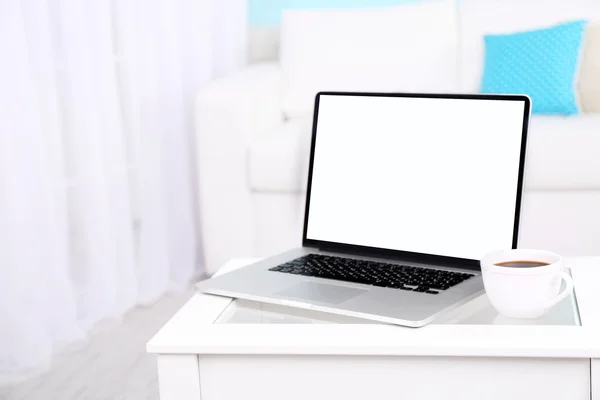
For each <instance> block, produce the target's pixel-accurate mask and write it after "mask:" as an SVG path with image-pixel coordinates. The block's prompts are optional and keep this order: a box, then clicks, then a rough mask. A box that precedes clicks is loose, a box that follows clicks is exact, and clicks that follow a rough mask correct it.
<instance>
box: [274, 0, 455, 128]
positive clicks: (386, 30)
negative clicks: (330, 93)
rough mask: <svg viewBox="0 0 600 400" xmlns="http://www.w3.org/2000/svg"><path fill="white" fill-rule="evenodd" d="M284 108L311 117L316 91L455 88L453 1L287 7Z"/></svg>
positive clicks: (283, 45) (283, 29) (282, 55)
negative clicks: (302, 7) (349, 6)
mask: <svg viewBox="0 0 600 400" xmlns="http://www.w3.org/2000/svg"><path fill="white" fill-rule="evenodd" d="M280 29H281V43H280V62H281V68H282V73H283V85H284V93H283V111H284V113H285V114H286V115H287V116H288V117H296V116H303V115H307V114H310V113H311V111H312V109H313V106H314V96H315V94H316V93H317V92H318V91H324V90H346V91H409V92H410V91H412V92H440V91H441V92H454V91H456V90H457V89H458V87H459V86H458V65H457V63H458V62H457V58H458V44H457V43H458V27H457V20H456V7H455V1H454V0H429V1H419V2H411V3H409V4H404V5H400V6H392V7H377V8H366V9H365V8H361V9H342V10H339V9H337V10H336V9H325V10H319V9H308V10H286V11H284V13H283V16H282V23H281V28H280Z"/></svg>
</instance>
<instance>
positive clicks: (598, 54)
mask: <svg viewBox="0 0 600 400" xmlns="http://www.w3.org/2000/svg"><path fill="white" fill-rule="evenodd" d="M583 47H584V49H583V54H582V59H581V69H580V71H579V96H580V101H581V108H582V110H583V112H588V113H600V21H593V22H591V23H589V24H588V26H587V28H586V32H585V39H584V43H583Z"/></svg>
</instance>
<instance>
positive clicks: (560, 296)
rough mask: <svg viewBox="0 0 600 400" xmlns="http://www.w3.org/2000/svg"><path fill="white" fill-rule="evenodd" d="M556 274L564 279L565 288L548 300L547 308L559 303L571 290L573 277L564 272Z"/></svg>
mask: <svg viewBox="0 0 600 400" xmlns="http://www.w3.org/2000/svg"><path fill="white" fill-rule="evenodd" d="M558 276H559V277H560V278H561V279H562V280H564V281H565V284H566V285H567V287H566V288H565V290H563V291H562V292H561V293H559V294H558V296H556V297H555V298H554V299H552V300H551V301H550V303H549V304H548V308H550V307H552V306H555V305H556V304H558V303H560V302H561V301H563V300H564V299H565V298H566V297H567V296H568V295H570V294H571V292H573V278H571V275H569V274H567V273H566V272H560V274H559V275H558Z"/></svg>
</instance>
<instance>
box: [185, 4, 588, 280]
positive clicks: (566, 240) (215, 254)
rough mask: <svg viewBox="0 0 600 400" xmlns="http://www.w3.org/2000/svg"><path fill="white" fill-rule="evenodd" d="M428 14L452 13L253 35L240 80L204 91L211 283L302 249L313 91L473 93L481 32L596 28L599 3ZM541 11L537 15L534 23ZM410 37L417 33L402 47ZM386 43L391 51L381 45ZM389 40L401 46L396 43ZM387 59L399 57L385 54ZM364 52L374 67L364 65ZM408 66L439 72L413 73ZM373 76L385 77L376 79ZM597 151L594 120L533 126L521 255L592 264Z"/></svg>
mask: <svg viewBox="0 0 600 400" xmlns="http://www.w3.org/2000/svg"><path fill="white" fill-rule="evenodd" d="M436 3H449V4H451V7H449V8H448V7H446V8H444V10H443V11H440V10H441V9H440V10H436V11H435V12H433V13H432V11H431V10H427V12H426V13H423V12H422V11H419V10H416V9H414V10H409V11H407V13H408V14H407V15H408V17H407V16H406V15H404V16H400V17H399V18H405V19H406V18H410V19H411V21H410V22H407V21H399V23H398V24H397V25H401V26H400V27H388V26H387V25H386V24H389V19H390V17H389V15H394V14H393V12H392V13H391V14H388V16H387V17H383V19H382V22H381V23H378V22H377V21H378V18H380V16H381V14H378V13H377V12H376V11H373V12H372V13H371V11H367V10H362V11H360V13H359V12H358V11H355V12H354V14H352V15H350V16H349V14H348V13H349V11H345V10H340V11H322V12H317V11H305V12H292V13H288V14H285V15H284V17H283V21H282V25H281V30H279V29H277V28H272V29H263V30H254V31H252V32H251V38H250V58H251V63H250V65H249V66H248V67H246V68H244V69H243V70H241V71H239V72H237V73H236V74H234V75H232V76H228V77H225V78H222V79H219V80H216V81H214V82H212V83H211V84H209V85H208V86H206V87H204V88H203V89H202V90H201V91H200V93H199V94H198V98H197V104H196V132H197V137H196V142H197V156H198V187H199V203H200V204H199V209H200V218H201V221H200V224H201V227H202V240H203V250H204V254H205V266H206V269H207V271H208V273H213V272H214V271H215V270H216V269H217V268H218V267H219V266H220V265H221V264H222V263H223V262H224V261H226V260H227V259H228V258H230V257H234V256H268V255H270V254H273V253H276V252H279V251H282V250H284V249H287V248H290V247H292V246H298V245H300V243H301V231H302V223H303V217H304V215H303V212H304V206H305V204H304V201H305V198H304V194H305V187H306V178H307V162H308V149H309V145H310V143H309V141H310V129H311V111H312V108H311V107H312V97H311V93H312V92H315V91H316V90H318V89H323V90H330V89H347V90H356V89H359V90H363V89H364V90H371V89H372V90H382V87H381V84H382V82H383V83H385V82H386V81H387V82H389V87H386V88H385V89H383V90H389V91H419V90H420V91H436V90H437V91H446V92H448V91H456V92H476V91H477V85H478V81H479V79H480V77H481V69H482V67H481V63H482V61H481V59H482V51H483V50H482V48H481V47H482V44H481V43H482V35H483V34H484V33H488V32H507V31H511V30H519V29H527V28H529V27H536V26H545V25H549V24H552V23H555V22H559V21H561V20H564V19H575V18H588V19H590V18H597V17H598V16H600V12H599V10H598V8H599V6H600V4H597V3H600V2H598V1H596V0H573V1H569V2H566V1H563V0H545V1H541V0H461V3H460V4H459V5H458V6H457V5H455V4H454V0H438V1H436ZM540 3H543V4H544V5H543V6H542V7H545V12H544V13H539V12H538V13H536V12H535V11H534V10H535V8H536V7H538V8H539V5H540ZM327 13H331V14H327ZM344 13H346V14H344ZM369 13H371V14H369ZM411 13H413V14H411ZM444 13H445V14H444ZM378 15H379V16H378ZM332 16H335V18H331V17H332ZM418 18H422V19H423V18H424V20H423V21H418ZM361 21H362V22H361ZM365 21H366V22H365ZM448 21H450V23H448ZM308 23H310V24H309V26H310V29H307V28H305V30H304V32H302V24H308ZM359 23H360V25H357V24H359ZM411 24H412V25H411ZM422 24H425V25H428V24H429V25H428V27H427V29H428V30H429V32H430V33H428V34H427V35H428V36H427V37H429V38H431V37H432V36H435V35H438V36H439V37H442V36H448V37H450V38H453V39H450V40H446V39H444V40H445V43H444V46H441V47H440V46H438V44H439V43H438V42H435V43H434V44H432V43H433V42H432V41H431V40H430V42H431V43H428V44H427V45H434V46H438V47H439V48H438V49H436V50H432V51H433V52H435V51H437V52H441V53H440V54H439V59H436V58H435V57H436V56H432V55H431V54H423V51H422V46H423V44H422V43H417V42H415V40H417V39H415V38H413V37H412V36H416V37H418V36H419V34H420V33H422V32H423V31H420V32H419V29H423V27H422V26H420V25H422ZM358 26H360V27H361V29H360V30H361V32H363V33H361V34H360V35H358V36H357V34H356V33H353V32H352V30H357V29H356V28H357V27H358ZM328 29H330V30H335V32H333V34H332V32H328ZM395 29H397V31H394V30H395ZM403 29H404V31H403ZM406 29H416V30H417V31H418V32H416V33H415V34H414V35H409V36H411V40H407V39H406V36H407V35H406V32H405V30H406ZM383 34H387V35H388V36H387V38H382V37H378V36H377V35H383ZM421 36H423V35H421ZM279 37H281V47H279ZM390 37H398V40H397V41H396V43H395V42H394V40H390ZM454 38H455V39H456V40H454ZM436 40H437V39H436ZM336 41H339V43H336ZM349 41H351V43H350V45H348V42H349ZM340 43H341V45H340ZM442 47H443V48H442ZM394 51H395V52H399V53H400V54H401V56H400V57H394V56H390V55H389V54H388V53H389V52H394ZM361 52H364V54H365V56H366V57H368V58H369V59H370V62H367V63H365V62H362V61H361V58H360V56H361ZM442 53H443V54H442ZM377 57H381V59H378V58H377ZM413 59H414V60H416V61H415V62H418V63H423V62H425V63H427V62H430V63H435V65H433V66H432V65H429V66H423V65H412V64H411V60H413ZM374 60H375V61H376V62H373V61H374ZM394 63H397V65H393V64H394ZM380 64H385V65H388V66H389V65H390V64H392V65H393V66H394V68H379V67H380ZM336 68H338V71H339V74H337V73H336ZM369 69H373V71H371V72H372V74H373V75H380V76H378V79H375V80H373V79H370V78H369ZM395 69H396V70H397V71H399V72H396V71H395ZM323 71H324V72H323ZM419 71H421V72H419ZM414 73H416V74H418V73H422V74H429V76H427V75H424V76H421V77H419V76H416V75H415V76H412V77H410V79H409V80H408V83H407V79H405V78H406V75H407V74H414ZM328 74H329V75H328ZM386 74H387V75H386ZM340 75H342V76H341V77H340ZM400 75H401V76H400ZM423 78H426V79H423ZM344 79H346V80H344ZM349 79H350V80H349ZM410 82H413V83H414V82H416V83H414V84H410ZM431 82H434V83H435V85H433V87H432V84H431ZM436 85H437V86H436ZM436 88H437V89H436ZM307 97H308V98H307ZM598 149H600V114H593V113H591V114H581V115H578V116H574V117H561V116H539V115H534V116H533V117H532V119H531V123H530V131H529V142H528V154H527V164H526V171H525V189H524V198H523V205H522V218H521V227H520V242H519V246H520V247H533V248H544V249H549V250H553V251H557V252H559V253H562V254H565V255H600V157H599V156H598Z"/></svg>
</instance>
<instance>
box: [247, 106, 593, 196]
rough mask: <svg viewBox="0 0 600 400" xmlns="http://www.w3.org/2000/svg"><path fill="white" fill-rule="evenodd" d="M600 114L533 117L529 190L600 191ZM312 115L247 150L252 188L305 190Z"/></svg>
mask: <svg viewBox="0 0 600 400" xmlns="http://www.w3.org/2000/svg"><path fill="white" fill-rule="evenodd" d="M599 126H600V114H583V115H579V116H576V117H558V116H534V117H532V118H531V123H530V128H529V138H528V146H527V163H526V167H525V189H526V190H565V189H566V190H569V189H576V190H577V189H581V190H587V189H596V190H597V189H600V157H598V156H597V152H598V150H597V149H598V148H600V130H599V129H598V127H599ZM310 136H311V119H310V118H301V119H294V120H291V121H287V122H286V123H285V124H284V125H283V126H281V127H279V128H278V129H276V130H275V131H273V132H270V133H269V134H266V135H264V136H261V137H260V138H258V139H255V140H254V142H253V143H252V144H251V145H250V147H249V149H248V166H249V173H248V179H249V186H250V189H251V190H253V191H256V192H270V193H300V192H304V191H305V190H306V179H307V176H308V160H309V153H310Z"/></svg>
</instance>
